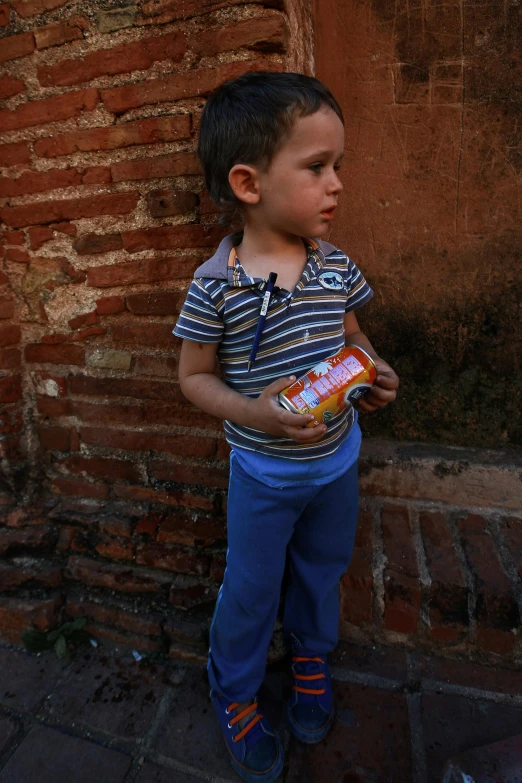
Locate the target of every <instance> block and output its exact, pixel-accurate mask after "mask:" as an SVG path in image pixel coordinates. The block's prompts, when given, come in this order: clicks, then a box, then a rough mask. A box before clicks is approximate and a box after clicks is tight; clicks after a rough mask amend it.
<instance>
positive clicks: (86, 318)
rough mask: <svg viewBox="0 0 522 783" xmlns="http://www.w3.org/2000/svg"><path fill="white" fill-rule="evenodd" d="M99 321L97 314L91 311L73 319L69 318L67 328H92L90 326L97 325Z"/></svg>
mask: <svg viewBox="0 0 522 783" xmlns="http://www.w3.org/2000/svg"><path fill="white" fill-rule="evenodd" d="M99 321H100V319H99V317H98V314H97V313H96V311H95V310H93V311H92V312H91V313H83V314H82V315H77V316H76V317H75V318H71V320H70V321H69V326H70V327H71V329H79V328H80V327H81V326H92V324H97V323H99Z"/></svg>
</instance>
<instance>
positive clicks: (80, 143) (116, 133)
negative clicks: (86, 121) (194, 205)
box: [34, 114, 190, 158]
mask: <svg viewBox="0 0 522 783" xmlns="http://www.w3.org/2000/svg"><path fill="white" fill-rule="evenodd" d="M187 138H190V117H189V116H188V115H187V114H181V115H177V116H174V117H151V118H150V119H145V120H137V121H135V122H126V123H122V124H120V125H109V126H107V127H102V128H89V129H88V130H82V131H74V132H72V133H68V134H62V135H61V134H57V135H56V136H49V137H45V138H42V139H38V140H37V141H36V142H35V143H34V151H35V152H36V154H37V155H39V156H40V157H44V158H55V157H58V156H59V155H70V154H72V153H73V152H78V151H81V152H89V151H91V150H113V149H120V148H122V147H130V146H132V145H134V144H157V143H160V142H165V141H175V140H177V139H187Z"/></svg>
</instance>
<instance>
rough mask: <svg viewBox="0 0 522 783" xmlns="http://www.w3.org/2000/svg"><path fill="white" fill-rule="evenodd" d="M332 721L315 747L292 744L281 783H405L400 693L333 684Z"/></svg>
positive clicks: (406, 752) (407, 765) (406, 746)
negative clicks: (333, 708)
mask: <svg viewBox="0 0 522 783" xmlns="http://www.w3.org/2000/svg"><path fill="white" fill-rule="evenodd" d="M334 693H335V698H336V709H337V715H336V720H335V722H334V725H333V728H332V730H331V732H330V734H329V735H328V736H327V738H326V739H325V740H324V741H323V742H320V743H318V744H317V745H309V746H306V745H303V744H301V743H298V742H295V743H294V744H293V747H291V749H290V752H289V755H288V765H289V766H288V775H287V777H286V783H338V781H341V782H342V783H344V782H345V781H346V783H359V781H360V783H366V781H374V780H375V781H379V783H381V781H382V783H388V781H393V783H395V782H397V783H399V781H400V783H407V781H408V782H409V781H411V779H412V778H411V774H412V770H411V759H410V730H409V723H408V711H407V705H406V697H405V696H404V695H403V694H401V693H390V692H389V691H383V690H378V689H377V688H368V687H366V686H362V685H352V684H349V683H344V682H337V683H336V684H335V691H334Z"/></svg>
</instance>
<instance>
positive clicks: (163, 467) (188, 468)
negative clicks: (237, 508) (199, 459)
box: [149, 460, 229, 489]
mask: <svg viewBox="0 0 522 783" xmlns="http://www.w3.org/2000/svg"><path fill="white" fill-rule="evenodd" d="M149 470H150V472H151V475H153V476H154V477H155V478H158V479H162V480H164V481H175V482H176V483H177V484H197V485H199V486H201V487H218V488H220V489H227V488H228V479H229V471H228V470H224V469H222V468H210V467H204V468H203V467H198V466H197V465H177V464H176V463H175V462H166V461H164V460H161V461H160V460H156V461H154V462H151V463H150V465H149Z"/></svg>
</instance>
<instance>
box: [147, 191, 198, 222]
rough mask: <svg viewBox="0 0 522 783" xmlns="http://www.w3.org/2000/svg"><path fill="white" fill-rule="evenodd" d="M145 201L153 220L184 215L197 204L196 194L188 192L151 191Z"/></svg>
mask: <svg viewBox="0 0 522 783" xmlns="http://www.w3.org/2000/svg"><path fill="white" fill-rule="evenodd" d="M145 199H146V201H147V207H148V210H149V212H150V214H151V215H152V217H154V218H162V217H169V216H170V215H184V214H185V213H186V212H191V211H192V210H193V209H195V208H196V207H197V205H198V203H199V199H198V197H197V196H196V194H195V193H191V192H190V191H188V190H172V189H168V190H151V191H150V193H147V195H146V197H145Z"/></svg>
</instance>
